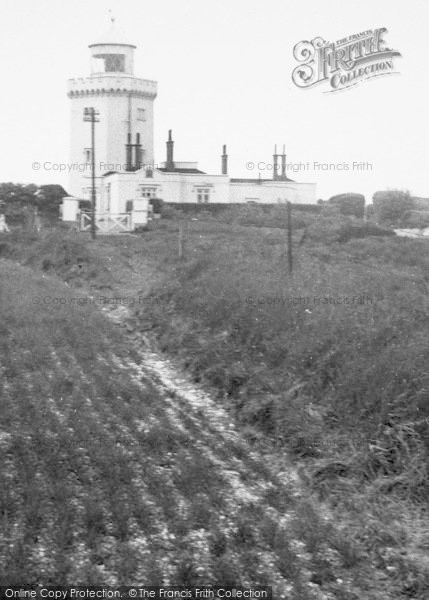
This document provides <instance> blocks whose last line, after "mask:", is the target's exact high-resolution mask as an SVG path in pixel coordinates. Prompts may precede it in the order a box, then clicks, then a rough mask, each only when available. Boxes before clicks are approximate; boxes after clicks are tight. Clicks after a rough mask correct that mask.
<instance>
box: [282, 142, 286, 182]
mask: <svg viewBox="0 0 429 600" xmlns="http://www.w3.org/2000/svg"><path fill="white" fill-rule="evenodd" d="M282 179H283V180H286V154H285V147H284V145H283V154H282Z"/></svg>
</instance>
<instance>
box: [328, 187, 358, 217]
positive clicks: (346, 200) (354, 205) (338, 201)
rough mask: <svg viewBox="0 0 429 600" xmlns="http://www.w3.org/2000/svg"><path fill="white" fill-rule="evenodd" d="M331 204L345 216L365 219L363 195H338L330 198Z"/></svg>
mask: <svg viewBox="0 0 429 600" xmlns="http://www.w3.org/2000/svg"><path fill="white" fill-rule="evenodd" d="M328 202H329V204H333V205H334V206H338V208H339V211H340V212H341V214H343V215H348V216H353V217H357V218H358V219H363V217H364V212H365V196H363V195H362V194H353V193H348V194H338V195H337V196H332V197H331V198H329V201H328Z"/></svg>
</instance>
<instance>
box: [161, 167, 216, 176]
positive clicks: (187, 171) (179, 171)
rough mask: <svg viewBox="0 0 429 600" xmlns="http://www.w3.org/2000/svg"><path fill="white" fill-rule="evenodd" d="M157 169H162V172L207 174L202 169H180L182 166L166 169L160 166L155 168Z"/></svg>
mask: <svg viewBox="0 0 429 600" xmlns="http://www.w3.org/2000/svg"><path fill="white" fill-rule="evenodd" d="M157 170H158V171H162V172H163V173H184V174H191V175H192V174H194V175H207V173H205V172H204V171H200V170H199V169H182V168H174V169H167V168H166V167H160V168H158V169H157Z"/></svg>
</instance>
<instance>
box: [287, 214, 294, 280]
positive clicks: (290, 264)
mask: <svg viewBox="0 0 429 600" xmlns="http://www.w3.org/2000/svg"><path fill="white" fill-rule="evenodd" d="M287 261H288V267H289V273H292V270H293V257H292V204H291V203H290V202H288V203H287Z"/></svg>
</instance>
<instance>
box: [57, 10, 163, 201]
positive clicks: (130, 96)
mask: <svg viewBox="0 0 429 600" xmlns="http://www.w3.org/2000/svg"><path fill="white" fill-rule="evenodd" d="M89 48H90V52H91V55H90V58H91V74H90V76H89V77H83V78H79V79H70V80H69V82H68V96H69V98H70V100H71V139H70V163H71V165H72V169H71V171H70V182H69V190H68V191H69V193H70V194H71V195H72V196H76V197H78V198H84V199H90V196H91V194H90V189H91V175H92V173H91V158H92V156H91V145H92V144H91V126H90V123H88V122H87V121H84V110H85V108H88V107H92V108H94V109H95V110H96V111H97V113H98V114H97V123H96V125H95V150H96V151H95V176H96V183H97V188H98V187H99V182H100V177H101V176H103V175H104V174H105V173H107V172H108V171H109V170H110V171H111V170H112V165H113V168H115V169H119V170H121V171H125V172H131V171H135V170H136V169H137V168H138V167H139V166H140V165H141V164H143V163H145V164H151V163H153V101H154V100H155V98H156V94H157V84H156V82H155V81H148V80H146V79H139V78H138V77H135V75H134V50H135V46H134V45H133V44H129V43H126V42H124V37H123V36H122V35H121V34H120V33H119V32H118V30H117V27H116V25H115V23H114V20H112V23H111V27H110V29H109V30H108V31H107V32H106V33H105V34H104V35H103V36H101V38H100V40H99V41H98V42H96V43H94V44H91V45H90V46H89Z"/></svg>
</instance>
